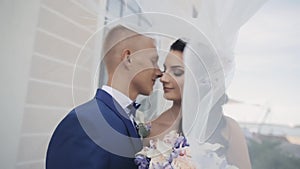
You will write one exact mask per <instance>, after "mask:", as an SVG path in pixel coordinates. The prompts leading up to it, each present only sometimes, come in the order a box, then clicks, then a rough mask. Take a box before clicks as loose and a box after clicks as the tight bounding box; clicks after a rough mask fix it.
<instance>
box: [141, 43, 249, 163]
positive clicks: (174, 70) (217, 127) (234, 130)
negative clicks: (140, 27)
mask: <svg viewBox="0 0 300 169" xmlns="http://www.w3.org/2000/svg"><path fill="white" fill-rule="evenodd" d="M185 48H186V42H185V41H183V40H181V39H178V40H176V41H175V42H174V43H173V44H172V45H171V47H170V51H169V53H168V55H167V57H166V59H165V62H164V65H163V66H164V70H163V75H162V77H161V78H160V82H161V83H162V85H163V91H164V98H165V99H167V100H170V101H172V106H171V107H170V108H169V109H167V110H166V111H164V112H163V113H162V114H161V115H160V116H159V117H158V118H156V119H155V120H153V121H152V122H151V130H150V135H149V136H148V137H147V138H145V140H144V143H145V144H146V145H147V144H148V143H149V141H150V140H156V139H162V138H163V137H164V136H165V135H166V134H167V133H169V132H170V131H172V130H175V131H177V132H178V133H183V134H185V132H183V129H182V119H184V118H185V115H186V114H183V113H182V99H183V97H182V96H183V92H182V91H184V77H185V72H186V68H185V66H186V65H185V64H184V58H185V57H189V56H188V55H185V54H186V53H184V50H185ZM186 59H189V58H186ZM194 73H195V72H194ZM196 73H197V72H196ZM197 75H198V76H199V75H200V76H201V74H199V73H197ZM184 92H185V91H184ZM189 100H190V99H189ZM226 101H227V96H226V94H225V93H223V95H222V96H221V97H220V98H219V99H218V100H217V101H216V103H215V104H214V105H213V106H211V108H210V110H209V111H208V115H207V121H206V128H205V136H204V137H203V138H204V139H203V141H205V142H209V143H218V144H221V145H222V149H220V150H218V152H217V154H218V155H219V156H221V157H225V158H226V160H227V162H228V164H230V165H234V166H236V167H238V168H241V169H251V164H250V160H249V154H248V149H247V145H246V141H245V138H244V136H243V133H242V131H241V129H240V127H239V125H238V124H237V122H236V121H235V120H233V119H231V118H230V117H227V116H224V115H223V112H222V105H223V104H225V103H226ZM189 106H193V105H189ZM195 106H196V105H195ZM203 122H205V121H203ZM191 125H192V124H188V125H186V126H191ZM199 132H200V130H199Z"/></svg>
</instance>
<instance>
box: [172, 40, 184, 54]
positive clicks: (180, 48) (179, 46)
mask: <svg viewBox="0 0 300 169" xmlns="http://www.w3.org/2000/svg"><path fill="white" fill-rule="evenodd" d="M185 46H186V42H185V41H183V40H182V39H177V40H176V41H175V42H174V43H173V44H172V45H171V47H170V50H176V51H180V52H183V51H184V48H185Z"/></svg>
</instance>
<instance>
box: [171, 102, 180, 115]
mask: <svg viewBox="0 0 300 169" xmlns="http://www.w3.org/2000/svg"><path fill="white" fill-rule="evenodd" d="M170 110H171V112H173V114H174V115H176V117H177V116H178V115H179V114H180V113H181V101H173V105H172V107H171V108H170Z"/></svg>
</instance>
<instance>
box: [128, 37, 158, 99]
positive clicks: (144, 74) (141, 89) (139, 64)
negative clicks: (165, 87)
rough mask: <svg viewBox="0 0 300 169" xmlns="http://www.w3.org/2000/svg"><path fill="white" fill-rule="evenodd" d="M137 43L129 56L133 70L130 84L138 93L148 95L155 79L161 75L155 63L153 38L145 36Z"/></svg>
mask: <svg viewBox="0 0 300 169" xmlns="http://www.w3.org/2000/svg"><path fill="white" fill-rule="evenodd" d="M139 43H140V44H139V45H140V47H139V49H138V50H137V51H135V52H134V53H133V55H132V58H131V59H132V69H133V70H134V72H133V73H134V77H133V79H132V82H131V85H132V88H133V89H134V90H136V91H137V92H138V94H142V95H149V94H150V93H151V92H152V90H153V85H154V83H155V81H156V79H157V78H158V77H160V75H161V72H160V70H159V68H158V65H157V61H158V54H157V50H156V46H155V45H154V40H153V39H150V38H147V37H145V38H142V39H141V40H140V42H139Z"/></svg>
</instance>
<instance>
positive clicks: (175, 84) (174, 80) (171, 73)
mask: <svg viewBox="0 0 300 169" xmlns="http://www.w3.org/2000/svg"><path fill="white" fill-rule="evenodd" d="M160 82H161V83H162V84H163V89H164V97H165V98H166V99H167V100H173V101H181V96H182V89H183V83H184V64H183V53H182V52H180V51H176V50H171V51H170V52H169V54H168V56H167V58H166V60H165V63H164V73H163V75H162V77H161V78H160Z"/></svg>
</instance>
